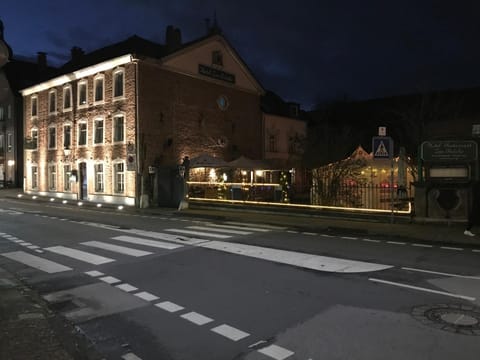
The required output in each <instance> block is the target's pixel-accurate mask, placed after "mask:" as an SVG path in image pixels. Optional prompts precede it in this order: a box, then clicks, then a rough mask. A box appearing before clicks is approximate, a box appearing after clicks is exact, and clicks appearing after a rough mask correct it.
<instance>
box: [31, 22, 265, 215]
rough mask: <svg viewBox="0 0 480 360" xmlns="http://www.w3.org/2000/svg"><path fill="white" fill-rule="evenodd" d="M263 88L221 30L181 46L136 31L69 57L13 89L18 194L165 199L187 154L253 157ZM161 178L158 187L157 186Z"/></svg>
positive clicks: (258, 146)
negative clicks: (22, 144)
mask: <svg viewBox="0 0 480 360" xmlns="http://www.w3.org/2000/svg"><path fill="white" fill-rule="evenodd" d="M263 94H264V90H263V89H262V87H261V85H260V84H259V83H258V82H257V81H256V80H255V78H254V76H253V75H252V74H251V72H250V71H249V69H248V67H247V66H246V65H245V63H244V62H243V61H242V59H241V58H240V56H239V55H238V54H237V53H236V51H235V50H234V49H233V48H232V47H231V46H230V45H229V43H228V42H227V40H226V39H225V38H224V37H223V36H222V35H221V33H220V31H219V30H218V28H211V29H210V31H209V33H208V34H207V36H205V37H203V38H200V39H198V40H195V41H193V42H190V43H187V44H182V42H181V34H180V31H179V30H178V29H176V28H174V27H171V26H169V27H168V28H167V32H166V42H165V44H157V43H154V42H151V41H148V40H145V39H142V38H140V37H138V36H132V37H130V38H128V39H126V40H125V41H122V42H119V43H116V44H113V45H110V46H107V47H105V48H102V49H99V50H96V51H93V52H91V53H88V54H84V53H83V51H82V50H81V49H79V48H75V47H74V48H72V57H71V60H70V61H69V62H68V63H66V64H65V65H64V66H62V67H61V68H60V69H59V72H58V74H57V75H56V76H55V77H53V78H51V79H49V80H48V81H44V82H40V83H38V84H36V85H34V86H30V87H28V88H25V89H23V90H22V95H23V97H24V114H25V124H24V134H25V140H26V147H27V149H26V150H25V169H24V170H25V180H26V181H25V184H24V187H25V189H24V190H25V192H26V193H30V194H41V195H51V196H55V197H61V198H66V199H79V200H88V201H98V202H110V203H115V204H126V205H137V206H142V207H143V206H147V205H149V204H153V205H157V204H168V203H169V201H171V200H172V199H167V200H168V201H167V200H165V199H162V197H165V196H170V197H171V196H172V194H171V193H172V192H175V191H174V190H175V189H174V186H173V185H171V188H169V189H167V191H165V189H163V190H164V191H160V190H159V189H160V188H162V186H163V185H165V184H172V183H174V182H178V181H177V180H178V169H177V167H178V165H179V164H181V162H182V159H184V158H185V157H186V156H188V157H190V158H192V157H195V156H198V155H201V154H204V153H206V154H209V155H212V156H216V157H220V158H222V159H224V160H227V161H228V160H232V159H233V158H236V157H238V156H240V155H245V156H248V157H250V158H254V159H260V158H261V157H262V144H263V143H262V141H263V138H262V136H263V135H262V113H261V109H260V99H261V96H262V95H263ZM162 184H163V185H162Z"/></svg>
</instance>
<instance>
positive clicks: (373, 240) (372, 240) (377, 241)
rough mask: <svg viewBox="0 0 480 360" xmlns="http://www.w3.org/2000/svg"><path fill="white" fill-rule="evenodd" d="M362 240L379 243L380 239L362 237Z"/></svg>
mask: <svg viewBox="0 0 480 360" xmlns="http://www.w3.org/2000/svg"><path fill="white" fill-rule="evenodd" d="M362 241H367V242H373V243H379V242H380V240H375V239H362Z"/></svg>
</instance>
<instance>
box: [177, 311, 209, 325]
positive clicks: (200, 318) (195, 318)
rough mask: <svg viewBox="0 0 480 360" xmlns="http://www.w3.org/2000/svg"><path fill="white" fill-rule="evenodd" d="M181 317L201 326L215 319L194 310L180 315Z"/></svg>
mask: <svg viewBox="0 0 480 360" xmlns="http://www.w3.org/2000/svg"><path fill="white" fill-rule="evenodd" d="M180 317H181V318H183V319H185V320H188V321H190V322H192V323H194V324H196V325H200V326H201V325H205V324H208V323H209V322H212V321H213V319H211V318H209V317H207V316H204V315H202V314H199V313H197V312H194V311H192V312H189V313H186V314H183V315H180Z"/></svg>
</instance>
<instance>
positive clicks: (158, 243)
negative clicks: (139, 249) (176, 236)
mask: <svg viewBox="0 0 480 360" xmlns="http://www.w3.org/2000/svg"><path fill="white" fill-rule="evenodd" d="M111 239H112V240H118V241H123V242H128V243H131V244H137V245H144V246H150V247H155V248H161V249H167V250H174V249H178V248H180V247H182V246H183V245H179V244H171V243H167V242H163V241H158V240H149V239H143V238H139V237H133V236H126V235H120V236H115V237H113V238H111Z"/></svg>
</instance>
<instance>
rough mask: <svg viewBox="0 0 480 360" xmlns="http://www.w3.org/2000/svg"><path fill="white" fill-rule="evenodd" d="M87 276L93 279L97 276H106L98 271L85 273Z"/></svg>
mask: <svg viewBox="0 0 480 360" xmlns="http://www.w3.org/2000/svg"><path fill="white" fill-rule="evenodd" d="M85 274H86V275H88V276H91V277H97V276H103V275H105V274H104V273H102V272H100V271H97V270H93V271H85Z"/></svg>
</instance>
